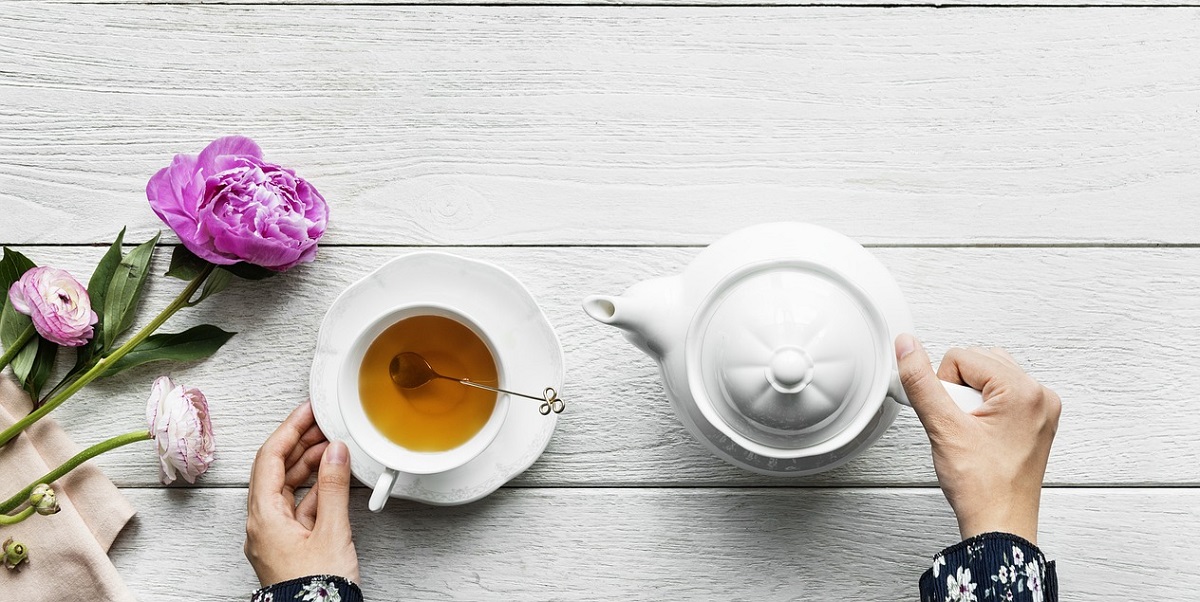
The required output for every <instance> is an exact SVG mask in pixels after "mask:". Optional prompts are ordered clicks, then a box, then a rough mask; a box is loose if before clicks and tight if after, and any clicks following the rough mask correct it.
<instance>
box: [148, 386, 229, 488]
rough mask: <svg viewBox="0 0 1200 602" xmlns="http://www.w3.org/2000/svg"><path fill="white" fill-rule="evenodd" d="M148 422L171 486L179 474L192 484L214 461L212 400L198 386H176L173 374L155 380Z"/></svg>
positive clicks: (164, 479) (164, 475)
mask: <svg viewBox="0 0 1200 602" xmlns="http://www.w3.org/2000/svg"><path fill="white" fill-rule="evenodd" d="M146 422H147V423H148V424H149V426H150V437H151V438H152V439H154V447H155V449H156V450H157V451H158V458H159V463H160V471H159V472H160V476H161V478H162V482H163V484H164V485H169V484H170V483H171V482H172V481H174V480H175V477H176V476H182V477H183V479H184V480H185V481H187V482H189V483H195V482H196V477H198V476H200V475H202V474H204V472H205V471H207V470H208V467H209V466H211V465H212V463H213V452H214V449H215V446H214V444H213V429H212V422H211V421H210V420H209V418H208V400H207V399H205V398H204V394H203V393H201V392H200V390H199V389H196V388H194V387H184V386H183V385H179V386H176V385H175V383H174V382H171V379H170V377H167V376H160V377H158V379H157V380H155V381H154V387H153V390H152V391H151V392H150V400H149V402H148V403H147V404H146Z"/></svg>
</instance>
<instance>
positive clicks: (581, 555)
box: [112, 489, 1200, 602]
mask: <svg viewBox="0 0 1200 602" xmlns="http://www.w3.org/2000/svg"><path fill="white" fill-rule="evenodd" d="M126 494H127V495H128V496H129V498H130V499H131V501H132V502H133V504H134V506H135V507H136V508H137V509H138V512H139V516H138V517H137V518H136V519H135V523H134V525H133V526H132V528H130V529H129V530H128V531H127V532H126V533H125V534H123V535H122V536H121V537H120V538H119V539H118V540H117V542H116V545H115V546H114V548H113V551H112V558H113V560H114V562H115V563H116V564H117V567H118V568H119V570H120V571H121V573H122V575H123V576H124V577H125V580H126V582H127V583H128V584H129V585H130V587H131V588H133V589H134V590H135V591H136V592H137V594H138V595H139V597H140V598H141V599H143V600H168V599H177V598H183V599H188V600H197V601H218V600H244V599H246V597H247V596H248V594H249V592H250V591H251V590H252V589H253V588H255V587H257V581H256V580H255V579H254V574H253V572H252V571H251V570H250V567H249V565H248V564H247V562H246V561H245V558H244V556H243V555H242V542H243V541H244V540H245V534H244V526H245V523H244V516H245V491H244V490H242V489H204V490H194V491H188V492H185V491H163V490H145V489H141V490H126ZM351 504H352V506H353V512H352V514H351V523H352V525H353V526H354V528H355V529H356V531H355V545H356V546H357V548H358V553H359V558H360V563H361V566H362V575H363V588H364V590H365V593H366V598H367V599H368V600H417V599H419V600H547V599H554V600H597V599H603V600H617V599H626V600H814V601H815V600H846V601H860V600H861V601H872V602H875V601H878V600H913V599H915V597H916V591H917V589H916V583H917V579H918V577H919V575H920V574H921V572H922V571H924V570H925V569H926V568H928V566H929V564H930V558H931V557H932V556H933V554H934V553H936V552H937V551H939V550H941V549H942V548H944V547H946V546H948V545H950V544H952V543H954V542H956V541H958V537H957V528H956V527H955V525H954V520H953V517H952V514H951V513H950V509H949V507H948V506H947V505H946V503H945V501H944V499H943V498H942V494H941V492H940V491H938V490H936V489H924V490H909V489H901V490H891V489H850V490H845V489H838V490H811V489H809V490H804V489H800V490H796V489H767V490H753V489H752V490H736V489H732V490H731V489H682V490H679V489H676V490H671V489H666V490H664V489H524V490H513V489H508V490H501V491H499V492H497V493H495V494H493V495H492V496H491V497H489V498H486V499H485V500H484V501H481V502H477V503H475V504H471V505H469V506H464V507H457V508H431V507H428V506H421V505H419V504H414V503H394V504H392V505H389V506H388V507H387V508H385V509H384V512H383V513H382V514H370V513H368V512H367V511H366V508H365V507H366V492H365V491H359V492H356V493H354V494H353V496H352V498H351ZM1041 525H1042V534H1041V537H1040V540H1039V543H1040V544H1041V547H1042V549H1043V551H1044V552H1046V554H1047V555H1048V556H1049V557H1050V558H1051V559H1056V560H1057V561H1058V563H1059V565H1058V570H1059V579H1060V582H1061V584H1062V591H1063V592H1064V593H1063V596H1064V599H1069V600H1077V601H1080V602H1086V601H1091V600H1096V601H1101V600H1104V601H1107V600H1185V599H1191V598H1190V597H1191V596H1192V595H1193V594H1194V593H1195V591H1196V589H1197V588H1198V587H1200V574H1198V573H1197V572H1196V571H1195V561H1194V559H1195V557H1196V555H1197V554H1198V553H1200V542H1197V540H1196V539H1195V538H1194V537H1191V536H1190V534H1194V533H1196V532H1197V531H1198V530H1200V491H1196V490H1173V489H1165V490H1106V489H1098V490H1092V489H1085V490H1062V489H1058V490H1054V489H1052V490H1048V491H1046V492H1045V495H1044V497H1043V502H1042V520H1041ZM181 542H186V545H181ZM185 555H186V557H185ZM981 599H982V598H981Z"/></svg>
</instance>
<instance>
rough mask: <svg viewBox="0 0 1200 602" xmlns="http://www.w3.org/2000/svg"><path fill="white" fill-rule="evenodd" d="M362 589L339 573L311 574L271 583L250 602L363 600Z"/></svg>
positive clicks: (251, 598) (255, 594)
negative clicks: (339, 575) (338, 574)
mask: <svg viewBox="0 0 1200 602" xmlns="http://www.w3.org/2000/svg"><path fill="white" fill-rule="evenodd" d="M362 599H363V596H362V591H360V590H359V589H358V585H357V584H355V583H354V582H353V581H350V580H347V579H346V578H345V577H338V576H337V575H311V576H309V577H301V578H299V579H292V580H291V581H284V582H282V583H276V584H275V585H269V586H267V587H264V588H262V589H260V590H258V591H256V592H254V595H253V596H251V597H250V602H362Z"/></svg>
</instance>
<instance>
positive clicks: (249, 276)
mask: <svg viewBox="0 0 1200 602" xmlns="http://www.w3.org/2000/svg"><path fill="white" fill-rule="evenodd" d="M220 269H222V270H229V273H231V274H233V275H234V276H237V277H238V278H244V279H246V280H264V279H266V278H270V277H271V276H274V275H276V274H278V273H279V272H276V271H275V270H271V269H268V268H264V267H262V266H261V265H254V264H252V263H246V262H241V263H235V264H233V265H223V266H221V268H220Z"/></svg>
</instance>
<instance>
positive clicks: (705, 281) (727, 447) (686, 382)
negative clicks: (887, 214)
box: [584, 223, 912, 476]
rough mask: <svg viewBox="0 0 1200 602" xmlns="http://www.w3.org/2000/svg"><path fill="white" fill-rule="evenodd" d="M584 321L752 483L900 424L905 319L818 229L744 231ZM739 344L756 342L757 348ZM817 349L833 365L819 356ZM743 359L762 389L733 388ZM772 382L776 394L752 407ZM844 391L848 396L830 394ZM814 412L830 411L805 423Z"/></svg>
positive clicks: (897, 300) (810, 466) (870, 261)
mask: <svg viewBox="0 0 1200 602" xmlns="http://www.w3.org/2000/svg"><path fill="white" fill-rule="evenodd" d="M810 289H812V290H815V291H816V292H814V293H812V295H809V296H810V297H812V298H811V299H809V298H807V297H805V295H808V294H809V291H810ZM797 299H798V300H797ZM851 305H852V306H853V308H852V310H848V309H846V308H847V307H849V306H851ZM584 309H585V311H587V313H588V314H589V315H591V316H592V317H593V318H595V319H597V320H599V321H601V322H603V323H606V324H610V325H613V326H617V327H619V328H621V329H623V330H624V331H625V335H626V338H628V339H629V340H630V341H631V342H632V343H633V344H634V345H635V346H636V347H638V348H639V349H641V350H642V351H644V352H645V353H647V354H648V355H649V356H650V357H651V358H652V359H654V360H655V361H656V362H657V363H658V364H659V367H660V370H661V373H662V379H663V383H664V387H665V390H666V394H667V397H668V398H669V400H670V403H671V405H672V408H673V410H674V412H675V414H676V416H677V417H678V418H679V420H680V422H682V423H683V425H684V426H685V427H686V428H687V430H688V431H689V432H690V433H691V434H692V435H693V436H694V437H695V438H696V439H697V440H698V441H700V442H701V443H702V444H703V445H704V446H705V447H707V448H708V449H709V450H710V451H711V452H712V453H713V454H715V455H716V456H718V457H719V458H721V459H723V460H725V461H727V462H729V463H731V464H733V465H735V466H739V467H742V468H745V469H747V470H751V471H754V472H758V473H761V474H767V475H778V476H789V475H807V474H814V473H818V472H822V471H825V470H829V469H832V468H835V467H837V466H840V465H842V464H844V463H845V462H847V461H849V460H850V459H851V458H853V457H855V456H856V455H858V454H859V453H861V452H862V451H864V450H866V449H867V448H868V447H870V445H871V444H872V443H874V442H875V441H876V440H878V439H879V437H881V436H882V435H883V433H884V432H885V431H886V430H887V429H888V427H889V426H890V425H891V424H892V422H893V421H894V420H895V417H896V416H897V414H898V412H899V406H898V404H897V403H895V402H894V401H893V400H892V399H890V398H889V397H890V396H891V395H892V394H891V391H893V390H894V389H895V377H894V374H895V359H894V356H893V355H892V352H891V348H892V343H891V342H892V341H893V340H894V338H895V336H896V335H898V334H899V333H901V332H905V331H909V330H911V328H912V321H911V317H910V316H909V313H908V308H907V305H906V304H905V302H904V299H903V296H902V295H901V292H900V289H899V287H898V285H897V284H896V283H895V281H894V280H893V279H892V277H891V274H890V273H889V272H888V271H887V269H886V268H885V267H884V266H883V265H882V264H881V263H879V261H878V260H877V259H876V258H875V257H874V256H873V255H872V254H871V253H870V252H869V251H867V250H866V249H864V248H863V247H862V246H860V245H858V244H857V243H855V242H854V241H852V240H850V239H849V238H847V237H845V236H843V235H841V234H838V233H836V232H833V231H831V230H828V229H825V228H822V227H819V226H815V225H811V224H801V223H769V224H761V225H757V226H751V227H749V228H745V229H742V230H739V231H737V232H734V233H732V234H730V235H728V236H726V237H724V238H722V239H720V240H718V241H717V242H715V243H713V244H712V245H710V246H709V247H707V248H706V249H704V250H703V251H701V252H700V253H699V254H698V255H697V256H696V257H695V258H694V259H693V261H692V262H691V263H689V264H688V266H687V267H686V268H685V269H684V270H683V272H682V273H680V274H678V275H676V276H670V277H665V278H656V279H652V280H648V281H645V282H642V283H638V284H635V285H633V286H632V287H630V288H629V289H628V290H627V291H626V292H625V293H624V294H623V295H621V296H618V297H606V296H594V297H589V298H588V299H587V300H586V301H585V302H584ZM859 322H862V324H863V325H859V324H858V323H859ZM822 324H825V326H821V325H822ZM821 328H824V329H825V331H828V332H822V331H821ZM813 332H816V333H817V334H815V335H814V334H813ZM744 333H751V334H754V333H757V335H756V336H757V340H758V342H755V341H754V340H751V339H755V337H747V336H742V335H743V334H744ZM779 333H783V334H779ZM777 335H778V337H782V338H779V339H778V340H776V338H778V337H777ZM843 335H845V336H843ZM789 337H791V339H795V340H797V341H808V343H804V344H801V343H797V344H792V342H791V341H790V340H788V338H789ZM805 337H807V338H805ZM842 338H844V339H845V341H846V342H839V339H842ZM747 340H749V342H747ZM756 345H757V346H758V347H764V346H765V347H773V348H774V350H772V349H768V350H766V351H764V350H761V349H755V348H753V347H755V346H756ZM839 345H840V346H841V348H840V349H837V347H838V346H839ZM822 346H823V347H825V348H826V349H825V350H826V351H828V348H829V347H831V346H832V347H834V348H835V349H834V351H836V353H826V354H824V355H822V354H821V353H818V351H821V350H820V349H819V348H820V347H822ZM868 347H869V348H870V349H867V348H868ZM885 348H886V349H885ZM810 351H811V352H812V353H809V352H810ZM747 354H748V355H747ZM756 354H757V355H758V356H763V358H758V357H757V356H756ZM839 354H840V355H839ZM827 356H828V357H829V358H832V359H825V358H826V357H827ZM746 357H751V359H753V360H754V361H755V362H757V364H755V365H756V366H758V365H762V366H763V367H762V368H761V370H762V371H763V372H762V374H765V375H766V376H765V377H762V374H759V372H758V371H756V370H759V368H757V367H755V368H754V369H752V370H750V372H752V373H753V374H754V376H752V377H751V381H750V382H749V383H748V384H746V383H745V382H740V381H739V380H738V379H739V378H744V377H742V376H738V374H737V372H738V371H739V370H740V371H741V372H742V373H745V372H747V370H743V369H742V368H740V367H739V366H738V365H737V363H738V362H742V363H745V360H746ZM839 357H853V358H857V359H855V360H854V362H856V363H854V362H852V363H854V366H853V367H852V369H843V370H842V372H843V373H844V374H841V375H837V376H838V379H834V380H836V382H834V385H835V386H830V384H829V383H830V382H832V381H831V377H830V376H829V375H830V374H831V373H834V372H837V370H838V368H837V367H836V366H834V365H835V364H836V363H837V362H839V361H843V363H844V359H838V358H839ZM780 358H783V360H781V359H780ZM789 358H800V359H798V360H797V359H790V360H789ZM759 360H761V361H759ZM784 360H787V361H792V364H794V365H790V366H789V365H787V361H784ZM846 361H848V360H846ZM780 363H782V364H784V365H783V366H782V367H780V366H779V365H777V364H780ZM830 366H834V367H832V368H831V367H830ZM772 371H774V372H772ZM718 372H719V373H720V375H716V376H714V374H715V373H718ZM814 372H815V373H816V375H817V376H816V377H814V376H813V373H814ZM776 376H778V377H779V378H774V377H776ZM814 378H815V379H816V380H813V379H814ZM789 379H792V380H789ZM806 379H807V380H806ZM822 379H823V380H822ZM767 381H770V383H771V386H772V387H774V389H772V388H770V387H766V388H765V389H764V390H765V392H764V393H762V394H761V395H759V394H758V390H759V389H761V388H763V387H764V386H765V383H766V382H767ZM780 381H786V382H780ZM743 385H744V386H743ZM806 386H807V387H808V389H807V390H806V391H802V389H804V387H806ZM739 387H741V389H739ZM839 387H840V388H841V390H842V392H843V393H845V394H844V395H840V394H836V395H835V394H830V393H828V392H829V391H830V390H833V389H838V388H839ZM742 389H745V391H742ZM746 391H748V392H746ZM739 395H740V396H741V398H738V396H739ZM756 395H757V397H756ZM805 395H807V396H808V397H807V398H806V397H804V396H805ZM760 397H761V398H765V399H766V400H767V401H766V402H763V401H762V400H761V399H760ZM841 397H844V398H845V399H846V400H848V401H847V402H846V403H845V404H844V405H845V407H844V408H843V407H834V406H835V405H836V404H835V403H834V402H833V401H830V400H829V399H822V398H838V399H840V398H841ZM731 398H732V402H731ZM814 399H815V401H814ZM797 400H799V401H797ZM822 403H824V404H825V405H826V406H828V407H825V408H823V409H821V408H819V409H818V411H814V410H812V408H813V406H815V405H821V404H822ZM772 404H774V405H772ZM760 406H766V408H765V409H763V408H762V407H760ZM806 408H807V409H806Z"/></svg>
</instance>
